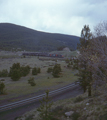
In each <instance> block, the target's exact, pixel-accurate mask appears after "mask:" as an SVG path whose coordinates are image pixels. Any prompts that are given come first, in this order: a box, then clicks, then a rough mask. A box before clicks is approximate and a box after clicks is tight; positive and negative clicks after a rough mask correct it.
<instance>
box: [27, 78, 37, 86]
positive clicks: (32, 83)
mask: <svg viewBox="0 0 107 120" xmlns="http://www.w3.org/2000/svg"><path fill="white" fill-rule="evenodd" d="M28 84H30V85H31V86H35V85H36V83H35V81H34V77H31V78H29V80H28Z"/></svg>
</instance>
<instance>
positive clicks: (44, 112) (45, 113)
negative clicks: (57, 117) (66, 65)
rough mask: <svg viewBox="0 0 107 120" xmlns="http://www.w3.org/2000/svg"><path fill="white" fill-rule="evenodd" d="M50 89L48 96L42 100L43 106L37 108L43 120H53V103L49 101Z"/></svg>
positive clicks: (47, 92)
mask: <svg viewBox="0 0 107 120" xmlns="http://www.w3.org/2000/svg"><path fill="white" fill-rule="evenodd" d="M49 101H50V100H49V90H47V91H46V97H45V98H43V101H41V106H40V107H39V108H38V109H37V111H39V112H40V118H41V119H42V120H52V112H51V111H50V108H51V106H52V105H53V103H49Z"/></svg>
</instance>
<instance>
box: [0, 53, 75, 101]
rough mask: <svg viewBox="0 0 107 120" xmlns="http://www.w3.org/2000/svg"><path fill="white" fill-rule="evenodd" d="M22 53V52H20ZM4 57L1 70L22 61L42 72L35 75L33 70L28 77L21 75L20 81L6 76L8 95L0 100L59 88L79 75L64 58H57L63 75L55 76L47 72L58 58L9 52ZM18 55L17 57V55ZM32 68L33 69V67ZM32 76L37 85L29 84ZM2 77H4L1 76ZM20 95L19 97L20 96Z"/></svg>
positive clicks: (21, 63) (8, 68)
mask: <svg viewBox="0 0 107 120" xmlns="http://www.w3.org/2000/svg"><path fill="white" fill-rule="evenodd" d="M19 54H20V53H19ZM0 55H1V56H0V57H2V58H1V59H0V71H1V70H3V69H7V70H8V71H9V70H10V67H11V66H12V64H13V63H20V65H21V66H22V65H23V66H25V65H29V66H30V67H31V68H33V67H40V68H41V73H40V74H38V75H35V76H32V74H31V71H30V73H29V75H27V76H26V77H21V78H20V80H18V81H12V80H11V78H10V77H5V78H3V79H5V81H4V83H5V86H6V92H7V95H2V96H0V102H1V101H2V100H4V99H10V98H11V99H12V98H13V99H12V101H15V100H16V98H17V100H18V99H20V98H21V97H24V96H29V95H32V94H34V93H38V92H40V93H41V92H43V91H44V90H46V89H49V90H53V89H57V88H59V87H62V86H64V85H67V84H69V83H72V82H74V81H76V80H77V77H76V76H75V75H74V73H75V71H72V69H69V68H67V67H66V66H67V63H66V62H65V61H64V60H57V63H58V64H60V65H61V68H62V72H61V75H60V76H61V77H59V78H53V76H52V74H51V73H47V69H48V67H50V66H51V67H52V66H54V64H55V63H56V59H49V58H48V59H47V58H45V59H43V57H41V58H42V60H39V59H40V57H39V59H38V57H26V58H23V57H21V56H18V54H13V53H12V54H11V53H8V54H7V57H6V54H5V55H4V56H5V58H4V57H3V54H0ZM16 56H17V57H16ZM31 70H32V69H31ZM30 77H34V80H35V82H36V86H30V85H29V84H28V79H29V78H30ZM0 79H2V78H0ZM18 97H19V98H18Z"/></svg>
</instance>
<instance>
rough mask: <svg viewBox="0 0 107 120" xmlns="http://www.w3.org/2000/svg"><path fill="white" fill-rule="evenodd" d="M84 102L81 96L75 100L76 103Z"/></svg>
mask: <svg viewBox="0 0 107 120" xmlns="http://www.w3.org/2000/svg"><path fill="white" fill-rule="evenodd" d="M83 100H84V99H83V98H82V97H81V96H79V97H76V99H75V100H74V103H77V102H81V101H83Z"/></svg>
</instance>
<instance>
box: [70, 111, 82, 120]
mask: <svg viewBox="0 0 107 120" xmlns="http://www.w3.org/2000/svg"><path fill="white" fill-rule="evenodd" d="M71 117H72V120H78V118H79V117H80V114H79V113H78V112H74V113H73V114H72V116H71Z"/></svg>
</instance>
